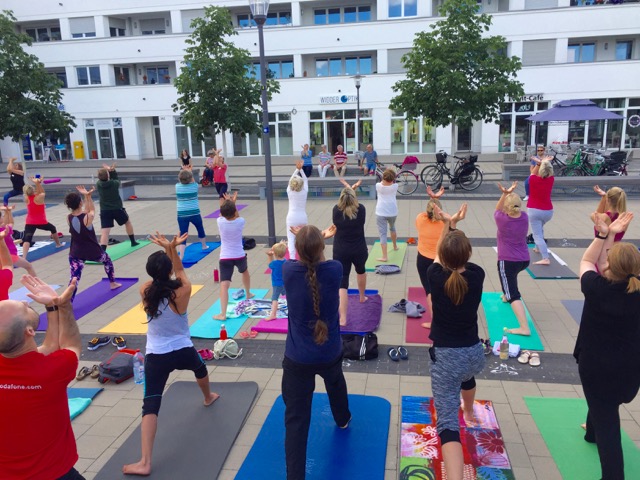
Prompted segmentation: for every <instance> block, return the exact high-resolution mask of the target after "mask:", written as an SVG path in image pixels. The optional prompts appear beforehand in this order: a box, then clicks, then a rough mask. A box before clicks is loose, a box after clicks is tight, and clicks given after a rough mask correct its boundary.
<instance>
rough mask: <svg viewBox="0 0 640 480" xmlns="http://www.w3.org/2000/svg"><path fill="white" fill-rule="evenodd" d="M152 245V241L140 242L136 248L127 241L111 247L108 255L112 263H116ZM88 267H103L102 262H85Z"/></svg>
mask: <svg viewBox="0 0 640 480" xmlns="http://www.w3.org/2000/svg"><path fill="white" fill-rule="evenodd" d="M150 243H151V241H150V240H138V245H136V246H135V247H132V246H131V242H130V241H129V240H125V241H124V242H120V243H116V244H115V245H109V246H108V247H107V253H108V254H109V257H111V261H112V262H115V261H116V260H118V259H120V258H122V257H126V256H127V255H129V254H130V253H133V252H135V251H136V250H140V249H141V248H144V247H146V246H147V245H149V244H150ZM85 263H86V264H87V265H102V264H101V263H100V262H85Z"/></svg>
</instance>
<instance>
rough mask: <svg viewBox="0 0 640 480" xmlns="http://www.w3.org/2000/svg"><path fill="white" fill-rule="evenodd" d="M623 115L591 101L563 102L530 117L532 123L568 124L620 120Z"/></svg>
mask: <svg viewBox="0 0 640 480" xmlns="http://www.w3.org/2000/svg"><path fill="white" fill-rule="evenodd" d="M622 118H624V117H623V116H622V115H618V114H617V113H613V112H610V111H608V110H605V109H604V108H600V107H598V106H597V105H596V104H595V103H593V102H592V101H591V100H563V101H561V102H558V103H556V104H555V105H554V106H553V108H550V109H549V110H547V111H546V112H542V113H538V114H537V115H533V116H531V117H528V118H527V120H528V121H530V122H566V121H569V120H576V121H581V120H618V119H622Z"/></svg>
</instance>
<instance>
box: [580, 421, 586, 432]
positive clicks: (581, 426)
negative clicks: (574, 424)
mask: <svg viewBox="0 0 640 480" xmlns="http://www.w3.org/2000/svg"><path fill="white" fill-rule="evenodd" d="M580 428H581V429H583V430H585V431H586V430H587V424H586V423H583V424H581V425H580Z"/></svg>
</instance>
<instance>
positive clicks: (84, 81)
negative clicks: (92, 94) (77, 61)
mask: <svg viewBox="0 0 640 480" xmlns="http://www.w3.org/2000/svg"><path fill="white" fill-rule="evenodd" d="M76 76H77V78H78V85H80V86H82V85H101V84H102V81H101V80H100V67H99V66H97V65H94V66H89V67H76Z"/></svg>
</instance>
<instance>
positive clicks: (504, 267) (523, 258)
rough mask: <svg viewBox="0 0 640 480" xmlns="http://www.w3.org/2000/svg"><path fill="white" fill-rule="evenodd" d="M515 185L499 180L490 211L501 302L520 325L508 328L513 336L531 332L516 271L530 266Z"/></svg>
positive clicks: (526, 220)
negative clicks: (497, 194) (506, 185)
mask: <svg viewBox="0 0 640 480" xmlns="http://www.w3.org/2000/svg"><path fill="white" fill-rule="evenodd" d="M517 185H518V182H513V183H512V184H511V186H510V187H509V188H504V187H503V186H502V185H501V184H499V183H498V188H500V190H501V191H502V195H501V196H500V200H498V204H497V205H496V211H495V213H494V214H493V218H494V219H495V221H496V225H497V227H498V275H499V276H500V284H501V285H502V292H503V295H502V301H504V302H509V303H510V304H511V308H512V309H513V313H515V315H516V318H517V319H518V323H519V324H520V327H518V328H512V329H509V330H508V332H509V333H512V334H515V335H531V331H530V330H529V324H528V322H527V315H526V313H525V310H524V304H523V303H522V300H521V296H520V291H519V290H518V274H519V273H520V272H521V271H523V270H524V269H525V268H527V267H528V266H529V249H528V248H527V231H528V230H529V218H528V216H527V214H526V213H525V212H523V211H522V210H521V201H520V197H519V196H518V194H516V193H513V191H514V190H515V188H516V186H517Z"/></svg>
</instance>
